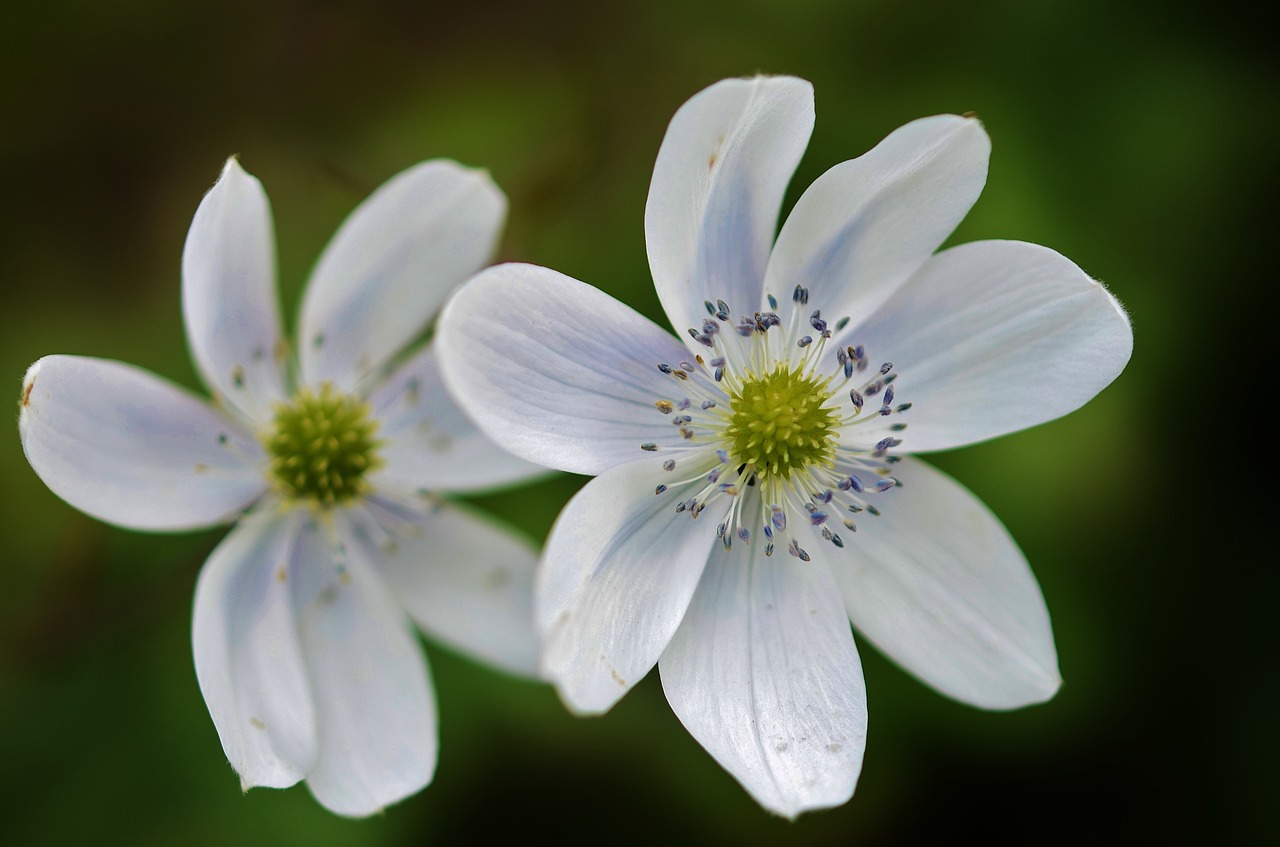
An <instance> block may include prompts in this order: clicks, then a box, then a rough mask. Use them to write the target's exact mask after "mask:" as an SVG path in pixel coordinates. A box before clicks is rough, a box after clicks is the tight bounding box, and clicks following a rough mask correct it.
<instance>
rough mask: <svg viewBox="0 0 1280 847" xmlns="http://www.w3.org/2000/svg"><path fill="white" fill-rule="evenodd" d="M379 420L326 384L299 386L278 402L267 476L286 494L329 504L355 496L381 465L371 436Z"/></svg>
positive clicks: (269, 442) (361, 404)
mask: <svg viewBox="0 0 1280 847" xmlns="http://www.w3.org/2000/svg"><path fill="white" fill-rule="evenodd" d="M377 429H378V422H377V421H376V420H374V419H373V417H372V415H371V410H370V408H369V404H368V403H366V402H364V401H363V400H361V399H360V398H358V397H353V396H351V395H349V394H343V393H341V392H339V391H337V390H336V389H334V387H333V386H332V385H330V384H329V383H327V382H326V383H324V384H322V385H321V386H320V390H319V391H314V390H312V389H310V388H302V389H300V390H299V391H298V393H297V394H295V395H294V396H293V398H292V399H291V400H290V401H289V402H288V403H281V404H279V405H277V406H276V413H275V417H274V418H273V419H272V430H271V434H270V435H269V436H268V437H267V438H266V446H267V451H268V452H269V453H270V455H271V471H270V473H271V478H272V480H273V481H274V482H275V483H276V485H277V486H278V487H279V489H280V490H281V492H282V493H283V494H284V495H285V497H287V498H290V499H297V500H311V501H312V502H314V503H315V504H317V505H319V506H333V505H335V504H339V503H343V502H346V501H348V500H351V499H352V498H354V497H358V496H360V495H361V494H363V493H364V492H365V489H366V488H367V487H368V480H367V479H366V478H365V476H366V474H368V473H369V471H371V470H373V469H374V468H376V467H377V466H378V465H379V464H381V462H380V460H379V459H378V455H377V448H378V441H377V439H375V438H374V435H375V434H376V432H377Z"/></svg>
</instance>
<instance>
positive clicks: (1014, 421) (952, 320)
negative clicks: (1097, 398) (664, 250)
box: [836, 241, 1133, 453]
mask: <svg viewBox="0 0 1280 847" xmlns="http://www.w3.org/2000/svg"><path fill="white" fill-rule="evenodd" d="M836 341H838V343H839V344H842V345H843V344H858V345H863V346H865V348H866V350H867V354H868V355H869V356H872V357H874V360H875V361H877V362H879V361H888V362H892V363H893V365H894V368H893V369H894V372H895V373H897V374H898V379H897V382H896V383H895V387H896V397H897V400H898V402H903V401H906V402H910V403H911V408H910V410H909V411H908V412H906V413H904V414H903V415H902V416H901V418H900V421H901V422H903V423H906V424H907V429H906V430H905V431H903V432H902V433H900V434H899V436H900V437H901V438H902V447H901V449H902V450H903V451H910V452H913V453H918V452H923V451H927V450H948V449H951V448H953V447H959V446H962V445H965V444H972V443H974V442H977V441H983V440H986V439H988V438H995V437H996V436H999V435H1005V434H1007V433H1010V432H1015V431H1017V430H1019V429H1025V428H1026V427H1029V426H1035V425H1036V424H1039V423H1044V422H1045V421H1050V420H1053V419H1054V418H1057V417H1061V416H1062V415H1065V414H1067V413H1068V412H1071V411H1074V410H1075V409H1077V408H1079V407H1080V406H1082V405H1084V404H1085V403H1086V402H1088V401H1089V400H1090V399H1092V398H1093V396H1094V395H1096V394H1097V393H1098V392H1099V391H1101V390H1102V389H1103V388H1105V387H1106V386H1107V385H1108V384H1110V383H1111V381H1112V380H1114V379H1115V378H1116V377H1117V376H1118V375H1119V374H1120V372H1121V371H1122V370H1124V366H1125V364H1126V363H1128V361H1129V355H1130V354H1131V353H1132V352H1133V331H1132V329H1131V328H1130V326H1129V318H1128V316H1127V315H1126V314H1125V312H1124V310H1123V309H1122V308H1121V307H1120V305H1119V303H1117V302H1116V300H1115V298H1114V297H1112V296H1111V294H1110V293H1109V292H1108V291H1107V290H1106V289H1105V288H1103V287H1102V286H1101V285H1100V284H1098V283H1097V282H1095V281H1094V280H1092V279H1090V278H1089V276H1088V275H1087V274H1085V272H1084V271H1082V270H1081V269H1080V268H1078V267H1077V266H1076V265H1075V264H1074V263H1073V262H1071V260H1069V259H1067V258H1065V257H1063V256H1061V255H1060V254H1058V253H1055V252H1054V251H1052V250H1050V249H1049V248H1047V247H1040V246H1038V245H1035V244H1027V243H1024V242H1020V241H978V242H973V243H971V244H962V245H960V246H959V247H952V248H950V249H948V250H944V251H942V252H941V253H939V254H938V255H936V256H934V257H933V258H932V259H930V260H929V262H928V263H927V264H925V266H924V267H923V268H921V269H920V271H919V272H918V273H916V274H915V275H914V276H913V277H912V278H911V279H910V280H908V281H907V282H906V283H905V284H904V285H903V286H902V287H901V288H899V289H898V290H897V291H896V292H894V294H893V296H892V297H891V298H890V299H889V300H888V301H887V302H886V303H885V304H884V305H883V306H881V307H880V309H878V310H877V311H876V312H875V313H874V314H873V315H871V316H870V317H869V318H868V319H867V320H865V321H863V322H860V323H859V322H855V323H854V324H851V325H850V327H849V328H848V329H847V330H846V331H845V333H844V335H843V336H842V337H841V338H838V339H836Z"/></svg>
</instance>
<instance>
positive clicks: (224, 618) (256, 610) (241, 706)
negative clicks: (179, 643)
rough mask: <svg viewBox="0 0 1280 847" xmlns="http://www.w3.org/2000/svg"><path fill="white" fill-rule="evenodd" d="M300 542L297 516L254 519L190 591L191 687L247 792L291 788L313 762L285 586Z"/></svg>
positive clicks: (270, 513) (310, 721)
mask: <svg viewBox="0 0 1280 847" xmlns="http://www.w3.org/2000/svg"><path fill="white" fill-rule="evenodd" d="M297 535H298V515H297V513H296V512H295V513H293V514H286V515H279V514H277V513H276V512H275V511H274V510H273V509H271V508H265V509H263V510H260V511H258V512H256V513H255V514H253V515H251V516H249V517H248V518H246V519H245V520H243V521H241V522H240V523H239V524H238V525H237V526H236V528H235V529H233V530H232V531H231V533H230V534H229V535H228V536H227V537H226V539H224V540H223V542H222V543H221V544H219V545H218V547H217V549H215V550H214V551H213V554H212V555H210V556H209V560H208V561H207V562H205V566H204V569H203V570H202V571H201V572H200V580H199V582H198V583H197V584H196V601H195V611H194V615H193V617H192V621H191V644H192V651H193V653H194V654H195V663H196V678H197V679H198V680H199V681H200V691H201V693H202V694H203V695H204V701H205V704H206V705H207V706H208V707H209V715H210V716H211V717H212V718H213V723H214V726H215V727H217V729H218V737H219V738H220V739H222V749H223V750H224V751H225V752H226V754H227V759H229V760H230V761H231V766H232V767H233V768H235V770H236V773H238V774H239V775H240V782H241V785H243V787H244V788H245V789H249V788H253V787H254V786H259V785H265V786H269V787H271V788H284V787H286V786H289V785H293V784H294V783H295V782H297V781H298V780H300V779H302V778H303V777H304V776H305V775H306V773H307V770H308V769H309V768H310V767H311V764H312V762H313V761H314V759H315V755H316V725H315V712H314V709H313V708H312V704H311V689H310V686H309V685H308V683H307V673H306V667H305V664H304V662H303V658H302V651H301V648H300V646H299V643H298V632H297V626H296V621H295V620H294V612H293V604H292V602H291V601H290V598H289V587H288V580H289V575H290V572H291V571H292V570H293V568H294V567H295V566H296V565H297V564H298V563H296V562H295V561H294V552H295V550H294V547H295V542H296V540H297ZM302 566H303V567H306V566H307V564H306V563H302Z"/></svg>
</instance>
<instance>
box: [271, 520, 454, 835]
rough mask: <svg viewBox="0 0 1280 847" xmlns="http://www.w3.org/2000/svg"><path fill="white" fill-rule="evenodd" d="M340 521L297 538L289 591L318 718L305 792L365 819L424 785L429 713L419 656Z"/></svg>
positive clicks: (433, 750) (432, 736)
mask: <svg viewBox="0 0 1280 847" xmlns="http://www.w3.org/2000/svg"><path fill="white" fill-rule="evenodd" d="M348 517H349V516H348V515H347V514H346V513H344V512H341V511H340V512H336V513H334V514H333V523H332V525H328V524H311V525H309V526H308V527H306V528H304V530H303V532H302V534H301V536H300V545H299V561H300V567H299V568H298V569H297V570H296V571H295V575H296V577H297V578H296V579H292V580H291V582H290V584H291V586H292V587H293V601H294V610H295V615H296V617H297V620H298V630H299V637H300V640H301V643H302V653H303V656H304V657H305V659H306V663H307V675H308V678H309V680H310V683H311V691H312V697H313V700H314V704H315V715H316V733H317V749H316V760H315V762H314V764H313V765H312V767H311V770H309V771H308V772H307V787H308V788H309V789H310V790H311V793H312V794H314V795H315V797H316V799H317V800H319V801H320V802H321V803H322V804H323V805H324V806H325V807H326V808H328V809H330V810H331V811H333V812H336V813H338V814H340V815H347V816H350V817H364V816H366V815H371V814H373V813H375V812H377V811H379V810H380V809H382V808H383V807H385V806H388V805H390V804H392V803H395V802H396V801H398V800H401V799H403V798H405V797H407V796H409V795H410V794H414V793H416V792H417V791H420V790H421V789H422V788H424V787H425V786H426V785H427V784H428V783H429V782H431V778H432V776H433V775H434V774H435V768H436V754H437V747H438V745H437V738H436V704H435V692H434V690H433V689H432V686H431V680H430V678H429V677H428V675H427V660H426V656H425V655H424V654H423V651H422V646H421V645H420V644H419V643H418V640H417V638H416V636H415V635H414V633H413V631H412V629H411V628H410V626H409V621H408V618H407V617H406V615H405V613H404V609H403V608H401V606H400V605H399V604H398V603H397V602H396V600H395V598H394V597H393V596H392V595H391V592H390V591H388V589H387V586H386V585H385V584H384V583H383V581H382V579H381V577H380V576H379V575H378V573H377V571H376V569H375V568H374V567H373V565H372V564H371V563H369V562H368V561H366V559H365V556H364V552H363V549H362V548H361V546H360V545H359V544H358V543H357V542H356V539H355V536H354V534H353V527H352V526H351V525H350V524H349V522H348Z"/></svg>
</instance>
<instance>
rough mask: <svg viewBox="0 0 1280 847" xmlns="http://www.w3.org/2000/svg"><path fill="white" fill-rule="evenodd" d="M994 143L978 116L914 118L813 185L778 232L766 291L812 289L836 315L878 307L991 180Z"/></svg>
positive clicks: (816, 302)
mask: <svg viewBox="0 0 1280 847" xmlns="http://www.w3.org/2000/svg"><path fill="white" fill-rule="evenodd" d="M990 153H991V141H990V139H988V138H987V134H986V132H985V131H984V130H983V129H982V124H981V123H979V122H978V121H976V120H974V119H971V118H962V117H958V116H956V115H938V116H936V117H931V118H923V119H921V120H917V121H912V122H911V123H909V124H907V125H906V126H903V127H900V128H899V129H897V130H895V131H894V132H892V133H890V134H889V136H888V137H887V138H885V140H884V141H881V142H880V143H879V144H878V145H876V147H875V148H874V149H872V150H871V151H870V152H868V153H866V154H864V155H862V156H859V157H858V158H856V159H853V160H851V161H848V162H843V163H841V164H839V165H836V166H835V167H834V168H832V169H831V170H829V171H827V172H826V173H824V174H823V175H822V176H820V177H818V179H817V180H815V181H814V183H813V185H811V186H809V188H808V190H806V191H805V193H804V195H803V196H802V197H801V198H800V200H799V201H798V202H797V203H796V206H795V208H794V209H792V211H791V214H790V215H789V216H788V217H787V222H786V223H785V224H784V225H783V227H782V232H780V233H779V234H778V244H777V246H776V247H775V248H774V251H773V255H772V256H771V257H770V259H769V272H768V276H767V281H766V282H765V290H766V291H767V292H769V293H772V294H774V295H776V296H778V297H779V298H785V297H790V295H791V292H792V291H793V290H794V289H795V287H796V286H797V285H802V286H804V287H806V288H808V289H810V292H809V305H810V308H817V309H821V310H822V311H823V312H824V313H825V314H826V317H827V320H829V321H835V320H837V319H839V318H841V317H844V316H846V315H850V316H852V317H853V318H854V319H855V320H857V319H858V318H861V317H863V316H865V315H868V314H870V313H871V311H872V310H873V309H875V308H876V307H877V306H879V305H880V304H881V303H882V302H884V300H885V298H886V297H888V296H889V295H890V294H891V293H892V292H893V290H894V289H896V288H897V287H898V286H899V285H901V284H902V283H903V282H904V281H906V280H907V279H908V278H909V277H910V276H911V274H913V273H915V271H916V270H918V269H919V268H920V266H921V265H923V264H924V263H925V262H926V261H927V260H928V258H929V256H930V254H932V253H933V251H934V250H936V249H938V246H939V245H940V244H942V242H943V240H945V239H946V237H947V236H948V235H950V234H951V231H952V230H953V229H955V228H956V225H957V224H959V223H960V221H961V219H963V218H964V216H965V214H966V213H968V211H969V208H970V207H971V206H972V205H973V204H974V201H976V200H977V199H978V195H979V194H981V193H982V186H983V185H984V184H985V183H986V181H987V159H988V158H989V156H990Z"/></svg>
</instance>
